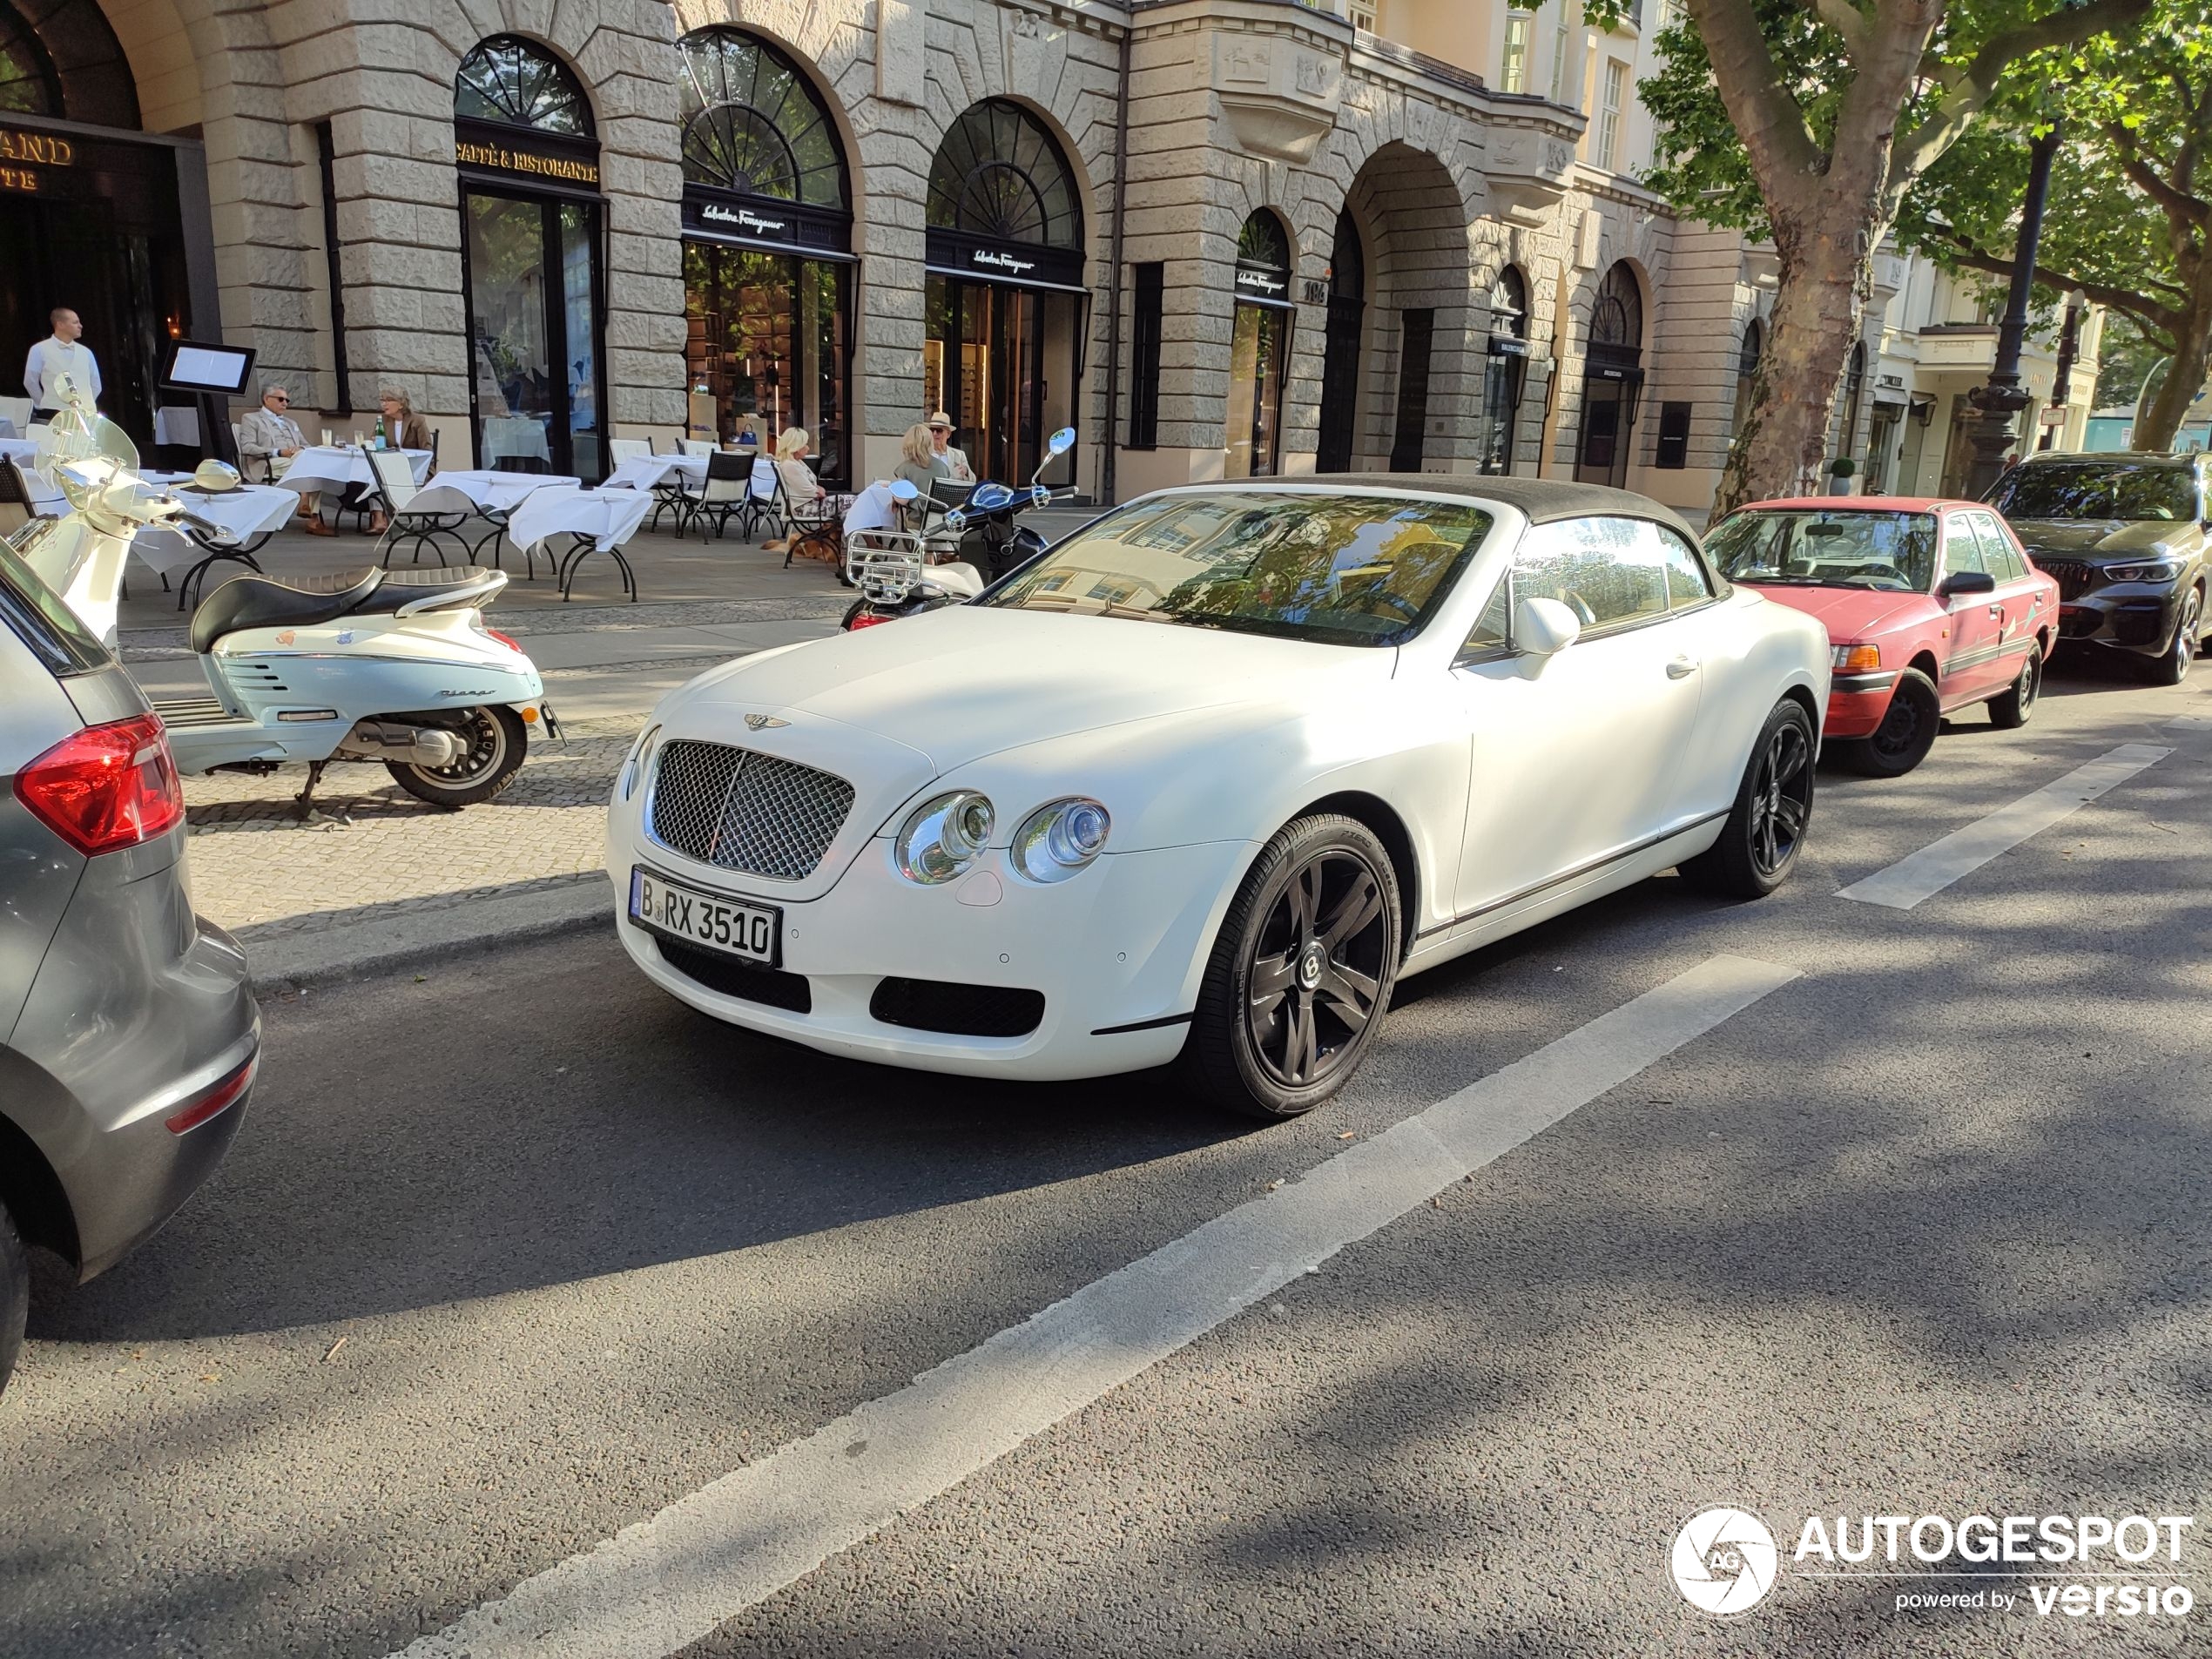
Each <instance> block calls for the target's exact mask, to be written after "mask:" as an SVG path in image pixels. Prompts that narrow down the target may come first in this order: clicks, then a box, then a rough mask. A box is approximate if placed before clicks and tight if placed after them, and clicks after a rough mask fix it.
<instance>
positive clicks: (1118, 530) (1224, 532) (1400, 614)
mask: <svg viewBox="0 0 2212 1659" xmlns="http://www.w3.org/2000/svg"><path fill="white" fill-rule="evenodd" d="M1493 522H1494V521H1493V520H1492V517H1491V515H1490V514H1489V513H1487V512H1486V511H1485V510H1484V509H1481V508H1480V507H1478V506H1476V505H1474V503H1473V502H1447V501H1409V500H1407V499H1406V498H1405V497H1404V496H1353V495H1343V496H1337V495H1326V494H1322V493H1319V492H1316V493H1313V494H1311V495H1308V494H1304V493H1299V494H1295V495H1293V494H1289V493H1285V492H1264V491H1260V490H1221V491H1209V492H1207V493H1206V494H1204V495H1197V496H1155V497H1153V498H1151V499H1150V500H1147V501H1140V502H1132V503H1130V505H1129V506H1127V507H1124V508H1123V509H1120V510H1119V511H1118V512H1114V513H1109V514H1108V515H1107V516H1105V517H1103V518H1102V519H1100V520H1098V522H1097V523H1094V524H1092V525H1090V526H1089V527H1088V528H1087V529H1082V530H1079V531H1077V532H1076V534H1075V535H1074V536H1070V537H1069V538H1068V540H1066V541H1064V542H1062V543H1060V544H1059V545H1058V546H1057V547H1055V548H1054V549H1053V550H1051V551H1050V552H1049V553H1046V554H1044V555H1043V556H1041V557H1040V558H1039V559H1038V560H1037V561H1036V563H1034V564H1032V565H1030V566H1028V568H1027V569H1026V570H1022V572H1021V574H1020V575H1018V576H1016V577H1014V578H1013V579H1012V580H1010V581H1009V582H1008V583H1006V584H1005V585H1004V586H1003V587H1001V588H1000V589H998V590H996V591H995V592H993V593H991V594H989V595H988V596H987V597H984V598H983V599H982V600H981V601H980V602H979V603H981V604H987V605H1000V606H1004V607H1008V608H1010V609H1014V610H1060V611H1069V612H1073V613H1075V614H1076V615H1078V616H1085V617H1130V618H1131V619H1134V620H1136V621H1142V622H1169V623H1179V624H1183V625H1184V626H1185V627H1190V628H1224V629H1229V630H1231V631H1235V632H1238V633H1254V634H1272V635H1277V636H1278V637H1284V638H1289V639H1310V640H1312V641H1315V642H1316V643H1318V644H1329V645H1394V644H1399V642H1401V641H1403V640H1406V639H1408V638H1410V637H1413V635H1414V634H1415V633H1416V632H1418V631H1420V627H1421V624H1423V623H1425V622H1426V621H1427V620H1428V617H1429V614H1430V612H1431V611H1432V610H1433V609H1434V608H1435V606H1436V604H1438V602H1439V601H1440V600H1441V599H1442V597H1444V595H1445V593H1446V592H1447V591H1448V590H1449V589H1450V587H1451V584H1452V582H1453V579H1454V578H1455V577H1457V576H1458V574H1459V572H1460V570H1462V569H1463V568H1464V567H1465V565H1466V563H1467V560H1468V559H1470V558H1471V557H1473V556H1474V552H1475V550H1476V549H1477V548H1479V547H1480V546H1481V544H1482V538H1483V537H1484V536H1487V535H1488V534H1489V531H1490V526H1491V524H1492V523H1493Z"/></svg>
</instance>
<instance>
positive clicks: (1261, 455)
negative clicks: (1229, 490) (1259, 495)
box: [1223, 207, 1297, 478]
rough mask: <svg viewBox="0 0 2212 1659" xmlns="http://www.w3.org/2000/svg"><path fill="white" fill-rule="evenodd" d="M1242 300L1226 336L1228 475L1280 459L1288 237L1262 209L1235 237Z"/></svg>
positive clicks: (1267, 468) (1255, 470)
mask: <svg viewBox="0 0 2212 1659" xmlns="http://www.w3.org/2000/svg"><path fill="white" fill-rule="evenodd" d="M1236 291H1237V304H1236V314H1235V320H1234V322H1233V323H1232V325H1231V329H1230V336H1229V418H1228V421H1227V422H1226V430H1227V438H1228V446H1229V455H1228V459H1227V461H1226V462H1224V467H1223V474H1224V476H1226V477H1230V478H1259V477H1266V476H1269V475H1272V474H1273V473H1274V472H1276V471H1277V470H1278V468H1279V466H1280V464H1281V447H1282V440H1283V372H1284V369H1285V367H1286V365H1287V364H1288V362H1289V361H1290V345H1291V320H1293V319H1294V318H1295V317H1296V316H1297V312H1296V310H1295V309H1294V308H1293V307H1292V306H1291V239H1290V235H1289V233H1287V232H1285V230H1284V228H1283V221H1282V220H1281V219H1278V218H1276V217H1275V215H1274V214H1273V213H1271V212H1269V211H1268V210H1267V209H1266V208H1264V207H1263V208H1261V209H1259V210H1258V212H1255V213H1253V214H1252V215H1251V217H1250V218H1248V219H1245V220H1244V228H1243V229H1242V230H1241V231H1239V232H1238V236H1237V290H1236Z"/></svg>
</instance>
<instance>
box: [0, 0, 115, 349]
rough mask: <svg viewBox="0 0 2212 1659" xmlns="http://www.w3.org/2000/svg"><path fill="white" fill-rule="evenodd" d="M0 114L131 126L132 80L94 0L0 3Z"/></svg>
mask: <svg viewBox="0 0 2212 1659" xmlns="http://www.w3.org/2000/svg"><path fill="white" fill-rule="evenodd" d="M0 114H10V115H51V116H58V117H61V118H64V119H67V120H71V121H84V122H86V123H88V124H90V125H93V126H103V127H123V128H126V129H136V128H137V126H138V83H137V82H136V81H135V80H134V79H132V74H131V64H130V60H129V59H128V58H126V57H125V56H124V55H123V46H122V44H121V43H120V42H119V41H118V40H117V39H116V37H115V30H113V29H112V28H111V27H110V26H109V24H108V20H107V16H106V14H105V12H103V11H102V10H100V8H99V5H98V0H0ZM40 315H41V316H42V318H43V316H44V313H43V312H42V313H41V314H40Z"/></svg>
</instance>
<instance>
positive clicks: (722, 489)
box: [678, 449, 783, 542]
mask: <svg viewBox="0 0 2212 1659" xmlns="http://www.w3.org/2000/svg"><path fill="white" fill-rule="evenodd" d="M769 471H770V472H771V473H773V472H774V471H775V469H774V468H773V467H771V468H769ZM760 482H761V481H760V478H759V463H757V462H752V461H749V460H747V459H746V458H745V456H744V455H732V454H730V453H728V452H727V451H725V450H720V449H718V450H716V451H715V452H714V453H713V454H712V455H709V456H708V457H707V458H706V479H705V482H703V483H702V484H701V485H700V486H699V493H698V495H696V496H693V495H691V494H689V493H688V492H686V494H685V503H686V508H685V519H684V523H682V524H681V525H679V526H678V534H679V535H680V534H682V533H683V531H684V529H687V528H689V527H690V526H691V525H692V524H698V526H699V527H700V529H699V540H701V541H702V542H704V541H705V540H706V529H705V526H706V523H707V521H708V520H709V519H711V520H712V521H713V522H714V534H715V535H716V536H717V537H720V536H725V535H726V534H727V533H728V531H729V528H730V521H731V520H732V518H735V519H737V520H738V536H739V537H740V538H741V539H743V540H746V541H750V540H752V535H751V532H750V530H749V529H748V528H747V527H748V526H749V525H752V524H755V523H759V510H760V509H759V499H758V492H759V488H760ZM774 490H775V495H774V496H773V497H772V499H776V500H779V499H780V497H781V494H782V490H783V484H782V482H781V481H780V480H779V481H778V482H776V484H775V486H774ZM779 522H780V520H779Z"/></svg>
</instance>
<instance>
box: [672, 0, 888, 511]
mask: <svg viewBox="0 0 2212 1659" xmlns="http://www.w3.org/2000/svg"><path fill="white" fill-rule="evenodd" d="M677 50H678V52H679V53H681V55H682V57H683V62H684V75H683V78H682V80H681V81H680V82H679V83H678V89H677V91H678V98H679V101H680V107H681V110H682V113H683V120H684V137H683V145H684V299H685V307H684V308H685V321H686V325H687V335H686V340H685V368H686V373H687V381H686V384H687V385H688V387H689V389H690V392H691V414H690V427H691V435H692V436H693V437H696V438H715V437H720V438H725V439H726V438H728V437H729V436H730V435H732V434H733V433H734V432H735V431H736V430H737V428H738V422H739V421H741V420H742V419H743V418H744V417H745V416H746V415H751V416H752V417H753V420H754V424H755V425H756V427H757V428H759V429H760V430H761V432H762V433H763V435H764V442H772V441H773V438H774V435H775V434H776V433H777V432H778V431H779V430H781V429H782V428H784V427H786V426H799V427H804V428H806V431H807V433H808V434H809V435H810V436H811V438H812V440H813V454H814V455H815V456H818V457H819V462H820V469H821V475H822V480H823V482H825V483H827V484H829V485H831V486H832V487H833V488H838V489H844V488H847V487H849V485H850V483H851V482H852V453H851V452H852V419H851V410H852V368H851V362H852V353H853V267H854V264H855V261H854V260H853V251H852V250H853V211H852V180H851V175H850V172H849V170H848V169H847V167H846V159H845V149H844V145H842V144H841V143H840V140H839V138H838V131H837V125H836V123H835V121H834V120H833V118H832V117H831V114H830V111H829V107H828V105H826V103H825V102H824V100H823V98H822V96H821V94H820V93H819V91H816V89H815V86H814V83H813V79H812V78H811V77H810V76H809V75H808V74H807V73H806V71H805V69H804V68H802V67H801V66H800V65H799V64H798V63H797V62H796V61H795V60H793V59H792V57H790V56H789V55H787V54H786V53H785V52H784V51H781V50H780V49H779V48H778V47H777V46H775V45H773V44H771V43H770V42H768V41H765V40H762V39H759V37H755V36H752V35H748V34H744V33H742V32H740V31H739V30H735V29H725V28H721V27H716V28H711V29H699V30H693V31H692V32H691V33H690V34H688V35H686V36H685V37H684V38H683V39H682V40H680V41H678V43H677Z"/></svg>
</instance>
